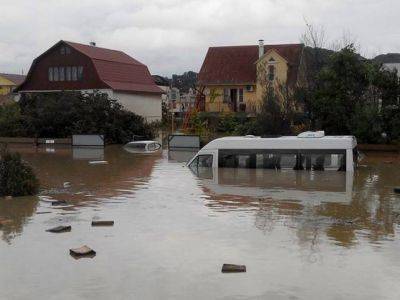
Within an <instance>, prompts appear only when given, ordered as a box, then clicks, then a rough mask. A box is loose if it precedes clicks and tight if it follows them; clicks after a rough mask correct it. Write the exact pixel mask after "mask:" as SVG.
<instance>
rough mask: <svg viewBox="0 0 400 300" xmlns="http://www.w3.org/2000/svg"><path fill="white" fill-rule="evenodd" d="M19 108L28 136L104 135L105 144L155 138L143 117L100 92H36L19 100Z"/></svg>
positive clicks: (151, 128) (24, 130)
mask: <svg viewBox="0 0 400 300" xmlns="http://www.w3.org/2000/svg"><path fill="white" fill-rule="evenodd" d="M19 106H20V113H21V123H22V127H23V132H24V134H25V136H28V137H53V138H64V137H68V136H71V135H73V134H104V135H105V139H106V143H117V144H118V143H126V142H128V141H131V140H132V137H133V135H140V136H144V137H146V138H152V137H153V136H154V128H153V127H152V126H151V124H148V123H146V122H145V120H144V118H143V117H141V116H138V115H136V114H134V113H132V112H130V111H127V110H125V109H123V107H122V106H121V104H119V103H118V102H117V100H114V99H110V98H109V96H108V95H107V94H103V93H92V94H83V93H76V92H61V93H35V94H31V95H24V96H23V97H21V100H20V102H19Z"/></svg>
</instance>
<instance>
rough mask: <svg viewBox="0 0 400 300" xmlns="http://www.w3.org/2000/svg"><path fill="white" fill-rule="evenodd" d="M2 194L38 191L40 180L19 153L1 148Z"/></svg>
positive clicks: (20, 194)
mask: <svg viewBox="0 0 400 300" xmlns="http://www.w3.org/2000/svg"><path fill="white" fill-rule="evenodd" d="M0 155H1V158H0V196H27V195H34V194H36V193H37V192H38V189H39V182H38V180H37V179H36V176H35V174H34V173H33V170H32V168H31V167H30V166H28V165H27V164H26V163H25V162H24V161H23V160H22V159H21V156H20V155H19V153H11V152H8V151H7V150H5V149H2V150H1V154H0Z"/></svg>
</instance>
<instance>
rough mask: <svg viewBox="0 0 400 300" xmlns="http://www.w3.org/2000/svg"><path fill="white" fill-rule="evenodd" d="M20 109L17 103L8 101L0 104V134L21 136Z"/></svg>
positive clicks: (22, 131) (22, 133)
mask: <svg viewBox="0 0 400 300" xmlns="http://www.w3.org/2000/svg"><path fill="white" fill-rule="evenodd" d="M22 135H24V130H23V126H22V119H21V111H20V108H19V105H18V104H17V103H9V104H5V105H1V106H0V136H9V137H15V136H22Z"/></svg>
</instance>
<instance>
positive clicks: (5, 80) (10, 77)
mask: <svg viewBox="0 0 400 300" xmlns="http://www.w3.org/2000/svg"><path fill="white" fill-rule="evenodd" d="M24 80H25V76H24V75H19V74H8V73H0V95H8V94H11V93H12V92H13V91H14V89H15V88H16V87H17V86H18V85H20V84H21V83H22V82H23V81H24Z"/></svg>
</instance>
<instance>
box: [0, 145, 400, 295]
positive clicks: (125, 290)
mask: <svg viewBox="0 0 400 300" xmlns="http://www.w3.org/2000/svg"><path fill="white" fill-rule="evenodd" d="M12 149H14V150H18V151H19V152H21V154H22V156H23V158H24V159H25V160H26V161H28V162H29V163H30V164H31V165H32V166H33V168H34V169H35V171H36V173H37V174H38V176H39V179H40V181H41V185H42V191H41V194H40V195H39V196H37V197H25V198H20V199H11V200H5V199H0V223H1V221H2V220H3V221H4V220H6V222H3V223H2V225H0V232H1V237H2V240H1V241H0V255H1V258H2V269H1V271H0V298H1V299H23V298H40V297H41V298H54V299H87V298H97V299H109V298H112V297H114V298H115V297H116V298H118V299H129V298H132V297H134V298H137V299H320V298H321V297H320V296H321V295H324V298H325V299H347V298H351V299H383V298H385V299H397V298H398V295H399V294H400V288H399V287H398V284H397V283H398V280H399V279H400V253H399V251H398V249H399V246H400V243H399V240H398V234H399V221H400V197H399V196H398V195H395V194H394V193H393V188H394V187H395V186H399V185H400V181H399V180H400V168H399V166H400V159H399V155H393V154H374V153H368V154H367V155H366V157H365V159H364V161H363V162H362V166H360V168H359V169H358V170H357V172H356V173H355V174H354V175H351V174H349V173H346V172H334V171H333V172H318V171H315V172H309V171H300V172H295V171H289V170H288V171H273V170H258V169H257V170H251V169H201V170H197V171H196V172H197V174H193V173H192V172H191V171H190V170H189V169H188V168H187V167H186V162H187V161H188V160H189V159H190V158H191V157H193V155H194V152H193V151H186V152H185V151H169V152H167V151H165V152H164V153H158V154H154V155H140V154H139V155H137V154H132V153H128V152H126V151H123V149H122V148H121V147H118V146H111V147H106V148H105V149H71V148H69V147H52V148H29V147H28V148H27V147H19V148H18V147H17V148H15V147H14V148H12ZM90 160H106V161H108V164H106V165H90V164H89V161H90ZM57 200H65V201H66V202H67V204H66V205H61V206H54V205H52V203H51V202H53V201H57ZM95 218H98V219H113V220H114V221H115V225H114V226H113V227H109V228H91V227H90V222H91V220H92V219H95ZM64 224H70V225H71V226H72V231H71V232H69V233H63V234H49V233H48V232H46V231H45V230H46V229H48V228H50V227H54V226H58V225H64ZM83 244H88V245H89V246H91V247H93V248H94V249H95V250H96V251H97V255H96V257H94V258H93V259H91V260H84V259H82V260H79V261H75V260H73V259H72V260H71V259H70V257H69V255H68V249H69V248H71V247H77V246H81V245H83ZM178 254H179V255H178ZM222 263H239V264H242V263H243V264H246V265H247V269H248V271H247V273H246V274H241V275H240V276H231V275H226V274H224V275H221V273H220V272H219V271H220V267H221V265H222ZM27 266H28V267H27ZM60 269H62V276H59V270H60ZM110 274H112V275H110ZM43 278H46V280H43ZM21 282H24V283H26V284H25V286H24V289H19V288H18V287H19V285H20V283H21ZM154 282H157V284H156V285H154ZM116 295H117V296H116Z"/></svg>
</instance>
